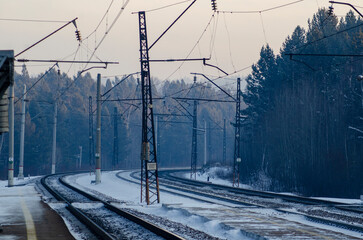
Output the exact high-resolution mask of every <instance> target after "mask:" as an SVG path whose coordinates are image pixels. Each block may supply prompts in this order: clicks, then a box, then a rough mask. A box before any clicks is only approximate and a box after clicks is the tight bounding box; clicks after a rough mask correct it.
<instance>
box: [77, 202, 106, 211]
mask: <svg viewBox="0 0 363 240" xmlns="http://www.w3.org/2000/svg"><path fill="white" fill-rule="evenodd" d="M72 206H73V207H75V208H79V209H84V210H86V209H95V208H101V207H103V203H78V202H74V203H72Z"/></svg>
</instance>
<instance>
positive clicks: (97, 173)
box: [95, 169, 101, 184]
mask: <svg viewBox="0 0 363 240" xmlns="http://www.w3.org/2000/svg"><path fill="white" fill-rule="evenodd" d="M100 183H101V169H96V181H95V184H100Z"/></svg>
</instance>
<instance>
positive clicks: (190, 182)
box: [116, 170, 363, 232]
mask: <svg viewBox="0 0 363 240" xmlns="http://www.w3.org/2000/svg"><path fill="white" fill-rule="evenodd" d="M178 171H185V170H178ZM171 172H177V171H176V170H172V171H171V170H168V171H160V173H161V174H160V180H162V178H165V179H166V178H168V179H169V180H172V181H174V182H175V181H179V182H182V183H184V184H188V185H193V186H197V187H202V186H203V187H205V186H208V187H210V188H214V187H215V185H217V184H212V183H207V182H202V181H196V180H189V179H185V178H181V177H175V176H171V175H170V173H171ZM120 173H121V172H119V173H117V174H116V176H117V177H118V178H120V179H123V180H126V181H130V182H132V181H131V180H128V179H125V178H123V177H121V176H120V175H119V174H120ZM136 174H137V172H133V173H132V174H130V176H131V177H132V178H134V179H138V178H137V177H136ZM165 176H166V177H165ZM169 177H171V178H169ZM184 180H186V181H184ZM161 185H164V186H167V187H168V188H171V189H175V190H179V191H184V192H189V193H192V194H197V195H201V196H204V197H210V198H213V199H217V200H221V201H225V202H229V203H234V204H241V205H250V206H255V207H262V208H268V207H267V206H264V205H261V204H256V203H246V202H242V201H239V200H233V199H229V198H228V197H222V196H215V195H213V194H208V193H204V192H199V191H194V190H191V189H184V188H181V187H177V186H171V185H168V184H165V183H161ZM217 186H218V188H217V189H218V190H226V189H223V188H219V187H226V188H227V189H229V188H233V187H228V186H224V185H217ZM247 190H248V189H247ZM162 191H167V192H171V191H168V190H162ZM252 191H253V190H252ZM257 192H261V191H257ZM171 193H173V192H171ZM264 193H266V194H269V193H270V192H264ZM173 194H177V195H181V196H183V194H181V193H175V192H174V193H173ZM271 194H274V193H271ZM249 195H252V194H249ZM278 195H283V196H285V195H284V194H278ZM254 196H257V195H254ZM286 196H287V195H286ZM184 197H189V198H193V197H190V196H188V195H184ZM259 197H265V198H266V195H264V196H260V195H259ZM269 198H278V197H276V195H274V197H272V196H270V197H269ZM194 199H196V200H200V199H197V198H194ZM313 200H318V201H320V203H321V204H320V205H325V206H331V207H335V208H338V207H339V206H336V205H334V204H335V203H336V202H332V201H326V200H319V199H313ZM200 201H201V200H200ZM202 201H205V202H209V201H208V200H202ZM290 202H295V203H302V204H310V205H311V204H314V205H316V203H311V202H306V201H303V202H298V201H291V200H290ZM323 203H329V204H328V205H327V204H323ZM336 204H340V205H342V203H336ZM222 205H223V204H222ZM343 205H344V208H346V207H345V206H349V204H343ZM274 210H276V211H278V212H281V213H284V214H296V215H300V216H303V217H304V218H306V219H307V220H309V221H313V222H318V223H322V224H325V225H331V226H335V227H338V228H345V229H349V230H352V231H356V232H363V227H362V226H360V225H353V224H349V223H345V222H342V221H337V220H332V219H326V218H322V217H318V216H312V215H308V214H306V213H301V212H295V211H289V210H287V209H278V208H275V209H274ZM342 210H346V211H349V209H343V208H342ZM354 212H358V213H362V212H359V211H354Z"/></svg>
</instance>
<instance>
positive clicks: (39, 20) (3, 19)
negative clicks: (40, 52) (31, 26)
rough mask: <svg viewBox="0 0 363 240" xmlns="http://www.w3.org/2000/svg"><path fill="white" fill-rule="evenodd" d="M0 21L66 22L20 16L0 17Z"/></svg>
mask: <svg viewBox="0 0 363 240" xmlns="http://www.w3.org/2000/svg"><path fill="white" fill-rule="evenodd" d="M0 21H9V22H37V23H66V22H68V21H61V20H44V19H21V18H0Z"/></svg>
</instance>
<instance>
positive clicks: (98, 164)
mask: <svg viewBox="0 0 363 240" xmlns="http://www.w3.org/2000/svg"><path fill="white" fill-rule="evenodd" d="M96 125H97V127H96V184H99V183H101V74H97V119H96Z"/></svg>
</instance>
